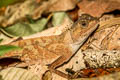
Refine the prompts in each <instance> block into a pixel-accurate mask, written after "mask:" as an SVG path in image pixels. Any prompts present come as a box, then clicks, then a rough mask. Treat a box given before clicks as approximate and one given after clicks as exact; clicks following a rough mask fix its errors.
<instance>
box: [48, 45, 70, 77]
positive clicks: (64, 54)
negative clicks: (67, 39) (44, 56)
mask: <svg viewBox="0 0 120 80" xmlns="http://www.w3.org/2000/svg"><path fill="white" fill-rule="evenodd" d="M52 46H53V45H52ZM54 46H55V45H54ZM60 48H61V49H60ZM52 49H53V48H52ZM55 50H56V51H55V52H56V53H57V54H60V57H59V58H58V59H56V60H55V61H54V62H53V63H51V64H50V65H49V66H48V68H49V70H50V71H51V72H54V73H56V74H58V75H60V76H62V77H64V78H69V77H70V76H69V75H68V74H65V73H63V72H61V71H59V70H56V68H58V67H60V66H61V65H62V64H64V63H65V62H67V61H68V60H69V59H70V58H71V56H72V52H71V50H70V48H69V47H68V46H66V45H61V44H59V45H58V46H56V48H55ZM58 50H59V51H58Z"/></svg>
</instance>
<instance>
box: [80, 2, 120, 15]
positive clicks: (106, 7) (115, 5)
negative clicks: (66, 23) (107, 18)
mask: <svg viewBox="0 0 120 80" xmlns="http://www.w3.org/2000/svg"><path fill="white" fill-rule="evenodd" d="M119 4H120V1H119V0H82V1H81V2H79V3H78V7H79V8H80V10H82V11H83V12H85V13H87V14H90V15H92V16H94V17H100V16H101V15H102V14H103V13H106V12H111V11H114V10H116V9H117V10H120V5H119ZM79 14H80V13H79Z"/></svg>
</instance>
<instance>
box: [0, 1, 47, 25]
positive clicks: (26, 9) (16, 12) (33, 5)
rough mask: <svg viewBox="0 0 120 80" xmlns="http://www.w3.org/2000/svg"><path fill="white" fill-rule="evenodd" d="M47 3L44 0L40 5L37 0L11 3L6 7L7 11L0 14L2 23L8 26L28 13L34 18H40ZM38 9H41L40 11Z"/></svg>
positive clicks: (0, 22) (0, 23)
mask: <svg viewBox="0 0 120 80" xmlns="http://www.w3.org/2000/svg"><path fill="white" fill-rule="evenodd" d="M46 5H47V2H43V3H41V5H39V3H37V2H36V1H35V0H26V1H24V2H23V3H17V4H15V5H10V6H8V7H7V8H6V10H5V13H4V14H3V15H1V16H0V25H1V26H4V27H6V26H8V25H11V24H13V23H15V22H16V21H19V20H20V19H23V18H25V17H26V15H30V16H32V17H33V18H34V19H36V18H39V17H41V14H42V12H43V11H44V10H45V9H46V7H47V6H46ZM37 10H39V13H38V12H37Z"/></svg>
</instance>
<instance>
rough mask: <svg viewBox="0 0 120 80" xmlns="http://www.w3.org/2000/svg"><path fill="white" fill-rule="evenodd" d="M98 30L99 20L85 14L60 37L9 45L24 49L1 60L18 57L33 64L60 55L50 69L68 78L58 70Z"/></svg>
mask: <svg viewBox="0 0 120 80" xmlns="http://www.w3.org/2000/svg"><path fill="white" fill-rule="evenodd" d="M97 28H98V21H97V19H96V18H95V17H92V16H90V15H87V14H83V15H82V16H80V17H79V19H78V20H77V21H76V22H75V23H74V24H73V25H72V26H71V28H70V29H68V30H66V31H64V32H63V33H61V34H60V35H54V36H42V37H39V38H31V39H26V40H19V41H16V42H12V43H9V44H7V45H14V46H19V47H21V48H22V49H21V50H14V51H10V52H7V53H6V54H4V55H2V56H0V59H2V58H6V57H17V58H19V59H20V60H21V61H24V62H25V63H29V64H32V63H31V62H32V61H35V62H37V60H40V59H41V60H42V59H43V56H47V58H46V59H48V58H50V59H51V58H52V56H54V55H57V56H58V55H59V57H57V59H56V60H55V61H53V62H52V63H50V64H49V65H48V69H49V70H50V71H51V72H54V73H56V74H58V75H60V76H62V77H65V78H68V77H69V76H68V75H67V74H65V73H63V72H61V71H59V70H57V69H56V68H58V67H60V66H61V65H63V64H64V63H65V62H68V61H69V60H70V59H71V58H72V57H73V56H74V55H75V54H76V53H77V51H78V50H79V49H80V47H81V46H82V45H83V44H84V43H85V41H86V40H87V39H88V37H89V36H90V35H91V34H92V33H93V32H94V31H95V30H96V29H97ZM41 55H42V56H41ZM46 59H45V60H46Z"/></svg>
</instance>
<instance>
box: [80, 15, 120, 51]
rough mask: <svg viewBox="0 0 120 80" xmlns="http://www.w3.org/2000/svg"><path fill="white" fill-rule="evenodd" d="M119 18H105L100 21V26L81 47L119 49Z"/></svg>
mask: <svg viewBox="0 0 120 80" xmlns="http://www.w3.org/2000/svg"><path fill="white" fill-rule="evenodd" d="M119 33H120V18H119V17H118V18H112V17H111V18H110V19H109V18H108V19H107V18H106V20H102V19H101V21H100V26H99V28H98V30H97V31H96V33H95V34H94V36H92V38H91V39H89V41H87V43H86V45H84V46H83V48H82V49H84V50H85V48H86V49H88V48H92V49H95V50H96V49H97V50H120V44H119V43H120V35H119Z"/></svg>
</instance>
